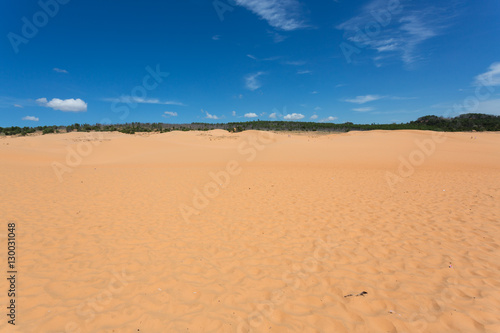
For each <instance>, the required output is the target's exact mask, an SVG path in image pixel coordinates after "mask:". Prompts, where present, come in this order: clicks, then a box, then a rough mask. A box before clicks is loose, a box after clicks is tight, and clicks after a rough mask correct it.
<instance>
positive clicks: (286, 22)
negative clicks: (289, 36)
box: [235, 0, 307, 31]
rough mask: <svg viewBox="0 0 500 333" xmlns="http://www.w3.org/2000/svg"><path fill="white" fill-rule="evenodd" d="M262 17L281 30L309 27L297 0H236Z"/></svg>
mask: <svg viewBox="0 0 500 333" xmlns="http://www.w3.org/2000/svg"><path fill="white" fill-rule="evenodd" d="M235 2H236V4H238V5H240V6H242V7H245V8H246V9H248V10H250V11H251V12H253V13H254V14H257V15H258V16H259V17H260V18H261V19H263V20H266V21H267V23H268V24H269V25H270V26H272V27H274V28H276V29H280V30H285V31H291V30H297V29H302V28H305V27H307V25H306V24H305V22H304V20H303V19H302V10H301V5H300V3H299V2H298V1H297V0H235Z"/></svg>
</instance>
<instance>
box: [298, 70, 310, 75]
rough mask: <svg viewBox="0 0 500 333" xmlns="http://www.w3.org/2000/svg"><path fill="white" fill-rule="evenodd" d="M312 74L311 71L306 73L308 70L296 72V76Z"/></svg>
mask: <svg viewBox="0 0 500 333" xmlns="http://www.w3.org/2000/svg"><path fill="white" fill-rule="evenodd" d="M311 73H312V72H311V71H308V70H303V71H297V74H301V75H302V74H311Z"/></svg>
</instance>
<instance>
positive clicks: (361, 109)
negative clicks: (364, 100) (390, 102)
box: [352, 107, 373, 112]
mask: <svg viewBox="0 0 500 333" xmlns="http://www.w3.org/2000/svg"><path fill="white" fill-rule="evenodd" d="M352 110H353V111H356V112H368V111H373V108H370V107H367V108H354V109H352Z"/></svg>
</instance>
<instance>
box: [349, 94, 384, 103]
mask: <svg viewBox="0 0 500 333" xmlns="http://www.w3.org/2000/svg"><path fill="white" fill-rule="evenodd" d="M381 98H384V96H380V95H365V96H357V97H356V98H351V99H346V100H345V102H349V103H356V104H365V103H368V102H372V101H376V100H379V99H381Z"/></svg>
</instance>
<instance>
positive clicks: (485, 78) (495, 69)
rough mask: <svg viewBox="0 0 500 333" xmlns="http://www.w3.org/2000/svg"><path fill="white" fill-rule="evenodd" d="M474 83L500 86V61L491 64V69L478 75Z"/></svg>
mask: <svg viewBox="0 0 500 333" xmlns="http://www.w3.org/2000/svg"><path fill="white" fill-rule="evenodd" d="M474 84H475V85H476V86H486V87H491V86H500V62H495V63H493V64H491V65H490V67H489V70H488V71H487V72H485V73H483V74H479V75H478V76H476V78H475V81H474Z"/></svg>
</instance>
